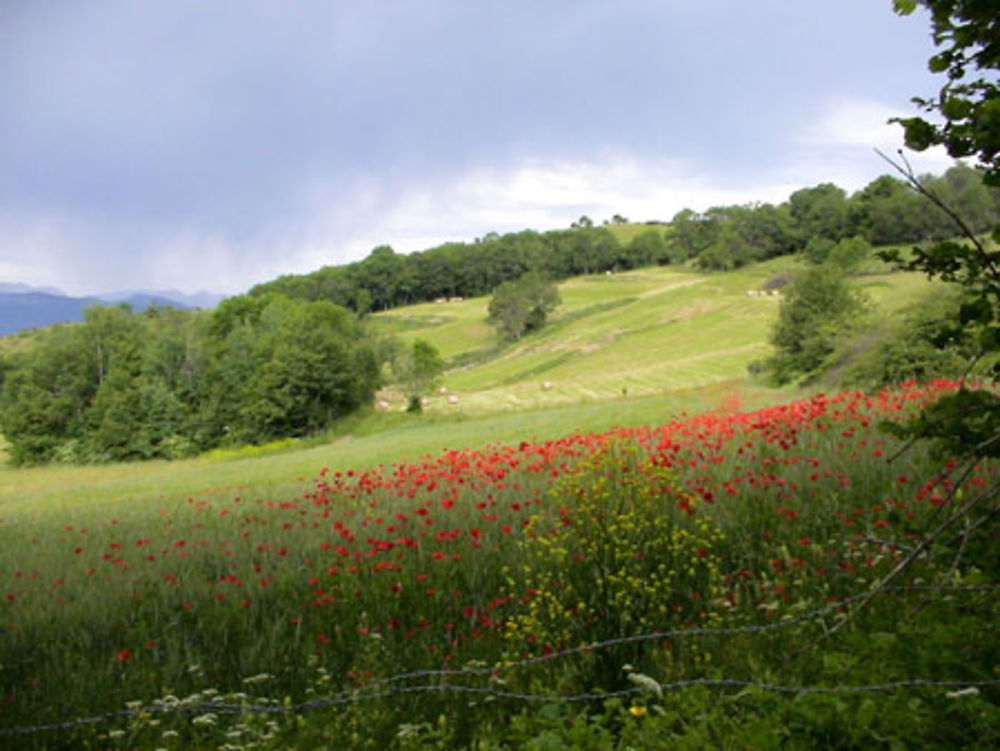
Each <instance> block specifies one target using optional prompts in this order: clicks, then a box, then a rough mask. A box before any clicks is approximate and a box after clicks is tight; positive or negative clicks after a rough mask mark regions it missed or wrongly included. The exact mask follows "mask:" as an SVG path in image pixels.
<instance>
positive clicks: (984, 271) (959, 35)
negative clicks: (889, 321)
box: [884, 0, 1000, 458]
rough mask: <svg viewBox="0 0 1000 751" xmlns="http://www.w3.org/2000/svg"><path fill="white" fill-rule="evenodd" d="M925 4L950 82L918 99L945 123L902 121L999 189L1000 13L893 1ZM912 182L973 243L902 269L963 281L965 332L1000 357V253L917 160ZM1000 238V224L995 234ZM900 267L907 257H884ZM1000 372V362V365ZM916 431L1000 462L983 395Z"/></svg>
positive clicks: (905, 6)
mask: <svg viewBox="0 0 1000 751" xmlns="http://www.w3.org/2000/svg"><path fill="white" fill-rule="evenodd" d="M918 4H919V5H922V6H924V7H925V8H927V9H928V10H929V11H930V13H931V28H932V36H933V39H934V43H935V45H936V46H937V47H938V48H939V49H940V51H938V52H937V53H936V54H935V55H933V56H932V57H931V58H930V60H929V67H930V69H931V71H932V72H935V73H942V74H944V75H945V77H946V82H945V84H944V85H943V86H942V87H941V89H940V91H939V93H938V95H937V96H936V97H932V98H929V99H924V98H920V97H917V98H915V99H914V102H915V103H916V104H917V105H918V106H920V107H921V108H922V109H923V110H924V111H925V112H927V113H930V114H931V115H932V116H933V118H934V119H935V120H936V121H937V122H929V121H928V120H926V119H924V118H923V117H909V118H895V119H894V121H895V122H898V123H900V124H901V125H902V126H903V128H904V133H905V139H906V144H907V146H909V147H910V148H911V149H914V150H916V151H923V150H925V149H927V148H929V147H930V146H935V145H940V146H943V147H944V148H945V149H946V150H947V151H948V153H949V154H950V155H951V156H953V157H955V158H956V159H960V158H970V157H971V158H973V159H974V160H975V161H976V163H977V164H976V166H977V167H978V168H979V169H980V171H981V174H982V180H983V182H984V183H985V184H986V185H989V186H993V187H997V186H1000V82H998V81H997V77H996V72H997V71H998V70H1000V14H998V13H997V10H996V3H994V2H989V1H987V0H919V3H918V0H894V6H895V9H896V11H897V12H898V13H900V14H901V15H908V14H910V13H912V12H913V11H914V10H916V8H917V5H918ZM893 164H895V166H896V167H897V169H898V170H899V171H900V172H901V173H902V174H903V175H904V177H906V179H907V181H908V182H909V183H910V185H911V186H912V187H913V188H914V189H915V190H917V191H918V192H919V193H921V194H922V195H924V196H925V197H926V198H927V199H928V200H930V201H931V202H932V203H934V204H935V205H936V206H937V207H938V208H939V209H941V210H942V211H943V212H945V214H947V215H948V216H949V217H950V218H951V220H952V221H953V222H954V226H955V227H956V230H957V231H958V232H960V233H961V235H962V236H963V237H964V239H965V242H956V241H953V240H946V241H942V242H938V243H936V244H934V245H932V246H931V247H930V248H919V247H918V248H914V251H913V258H912V259H911V260H909V261H907V262H906V263H904V264H902V265H903V266H904V267H906V268H910V269H914V270H920V271H923V272H925V273H927V274H928V275H929V276H931V277H938V278H941V279H943V280H945V281H951V282H956V283H958V284H959V285H961V286H962V287H963V288H964V290H965V292H966V301H965V302H964V303H963V304H962V305H961V307H960V308H959V318H958V321H957V325H958V326H968V325H975V326H977V327H978V328H979V330H980V334H979V342H978V344H979V347H980V351H981V353H984V354H995V353H997V352H998V351H1000V325H998V318H1000V316H998V308H1000V256H998V254H997V252H996V251H991V250H989V249H987V247H986V245H985V244H984V243H983V242H982V241H981V240H980V238H979V237H978V236H977V234H976V232H975V231H974V230H973V229H972V228H971V227H970V226H969V224H968V223H967V222H966V221H965V220H964V219H963V217H962V216H961V215H960V214H959V213H958V212H957V211H956V210H955V209H954V208H953V207H951V206H949V205H948V204H946V203H945V202H944V201H943V200H942V199H941V198H940V197H938V196H937V195H936V194H935V193H933V192H931V191H929V190H928V189H927V188H925V187H924V186H923V185H922V184H921V183H920V181H919V180H918V179H917V178H916V176H915V175H914V173H913V171H912V169H910V168H909V165H908V163H906V161H905V160H903V164H901V165H899V164H896V163H893ZM993 239H994V240H995V241H997V242H1000V226H996V227H994V229H993ZM884 257H885V258H887V259H888V260H895V261H897V262H900V257H899V254H885V255H884ZM993 373H994V377H995V378H996V377H997V376H1000V362H998V364H997V365H994V368H993ZM905 432H907V433H908V434H909V435H913V436H922V437H931V438H936V439H938V441H939V444H940V445H941V446H942V447H943V448H944V449H945V450H946V451H948V452H950V453H952V454H956V455H960V456H969V457H971V458H976V457H982V456H994V457H995V456H1000V440H997V436H1000V397H998V396H997V395H996V394H994V393H993V392H991V391H987V390H982V389H965V388H963V389H961V390H960V391H958V392H956V393H955V394H953V395H950V396H948V397H945V398H942V399H940V400H938V401H937V402H936V403H935V404H933V405H932V406H931V407H929V408H928V409H926V410H925V411H924V413H923V414H922V416H921V417H920V418H919V420H917V421H916V422H914V423H913V424H911V425H910V426H909V429H908V431H905Z"/></svg>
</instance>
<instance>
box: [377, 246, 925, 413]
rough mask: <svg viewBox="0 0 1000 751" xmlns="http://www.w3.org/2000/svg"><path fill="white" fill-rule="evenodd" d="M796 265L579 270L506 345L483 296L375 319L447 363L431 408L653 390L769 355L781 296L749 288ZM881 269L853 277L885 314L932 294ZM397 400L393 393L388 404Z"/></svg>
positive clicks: (487, 408)
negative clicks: (538, 321) (540, 320)
mask: <svg viewBox="0 0 1000 751" xmlns="http://www.w3.org/2000/svg"><path fill="white" fill-rule="evenodd" d="M800 263H801V262H800V261H798V260H797V259H788V258H782V259H777V260H774V261H769V262H766V263H761V264H757V265H754V266H752V267H749V268H747V269H741V270H739V271H734V272H727V273H716V274H706V273H699V272H694V271H690V270H688V271H684V270H677V269H675V268H646V269H639V270H636V271H633V272H626V273H621V274H614V275H611V276H606V275H600V276H589V277H578V278H576V279H571V280H569V281H567V282H564V283H563V284H560V285H559V292H560V295H561V297H562V300H563V303H562V306H561V307H560V308H558V309H557V311H556V313H555V314H554V316H553V318H552V320H551V323H549V324H548V325H547V326H546V327H545V328H544V329H542V330H541V331H539V332H537V333H536V334H534V335H531V336H529V337H526V338H525V339H524V340H522V341H520V342H516V343H513V344H510V345H507V346H502V345H501V343H500V342H499V341H498V339H497V337H496V335H495V333H494V332H493V330H492V329H491V328H490V326H489V325H488V324H487V322H486V317H487V311H486V309H487V303H488V300H487V298H478V299H471V300H463V301H461V302H449V303H428V304H423V305H414V306H410V307H407V308H401V309H398V310H394V311H390V312H387V313H383V314H379V315H377V316H375V320H376V325H377V326H379V328H380V330H383V331H386V332H390V333H394V334H397V335H398V336H399V337H400V338H401V339H403V340H404V341H412V340H413V339H416V338H422V339H425V340H426V341H428V342H430V343H431V344H433V345H434V346H435V347H436V348H437V349H438V350H439V351H440V352H441V354H442V356H443V357H444V358H445V359H446V360H448V361H449V362H450V363H451V367H450V368H449V370H448V371H447V372H446V374H445V377H444V379H443V385H444V387H445V388H446V389H447V390H448V392H449V393H450V394H452V395H454V396H455V397H457V399H458V404H457V405H451V404H449V403H448V402H447V400H446V399H444V398H441V397H436V398H434V399H432V401H431V404H430V405H429V407H428V409H429V410H430V411H431V412H440V411H444V412H449V411H452V412H454V411H461V412H464V413H477V414H481V413H489V412H497V411H501V410H515V409H534V408H539V407H546V406H551V405H555V404H576V403H580V402H582V401H587V400H600V399H609V398H614V397H618V396H621V395H622V394H623V393H624V394H628V395H634V396H638V395H647V394H659V393H664V392H672V391H676V390H678V389H696V388H698V387H701V386H706V385H710V384H714V383H721V382H726V381H732V380H735V379H742V378H745V377H746V373H747V365H748V364H749V363H750V362H752V361H753V360H756V359H760V358H762V357H765V356H766V355H767V354H768V353H769V351H770V345H769V344H768V336H769V333H770V330H771V326H772V325H773V323H774V320H775V317H776V315H777V309H778V305H779V304H780V298H779V297H777V296H763V295H762V296H750V295H748V292H757V291H758V290H760V289H761V288H762V287H763V285H764V283H765V282H766V281H767V280H768V279H770V278H771V277H773V276H775V275H777V274H781V273H785V272H789V271H794V270H795V269H797V268H800ZM878 271H879V269H878V267H877V266H876V267H875V269H873V273H870V274H866V275H864V276H861V277H858V278H857V279H856V280H855V282H854V283H855V285H856V286H858V287H859V288H860V289H862V290H863V291H865V292H866V293H867V294H868V295H869V297H871V298H872V300H873V302H874V303H875V304H876V305H877V306H878V307H879V308H880V309H882V310H885V311H888V312H892V311H895V310H899V309H902V308H904V307H906V306H907V305H910V304H912V303H914V302H915V301H917V300H919V299H921V297H922V296H923V295H926V294H928V292H929V290H930V284H929V283H928V282H927V281H926V280H925V279H924V278H923V277H922V276H921V275H919V274H903V273H878ZM546 382H548V383H550V384H551V388H550V389H548V390H544V389H543V387H542V386H543V384H545V383H546ZM403 404H405V401H404V400H403V399H402V396H401V395H396V398H395V401H394V406H395V407H396V408H401V406H402V405H403Z"/></svg>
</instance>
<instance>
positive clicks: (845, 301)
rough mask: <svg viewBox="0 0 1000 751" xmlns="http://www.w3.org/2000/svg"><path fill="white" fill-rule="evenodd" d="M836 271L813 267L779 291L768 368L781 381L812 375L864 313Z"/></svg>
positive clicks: (859, 300) (840, 273)
mask: <svg viewBox="0 0 1000 751" xmlns="http://www.w3.org/2000/svg"><path fill="white" fill-rule="evenodd" d="M864 306H865V303H864V299H863V298H862V297H861V296H860V294H859V293H858V292H856V291H854V290H852V289H851V287H850V286H848V284H847V282H846V280H845V279H844V276H843V272H842V271H840V269H838V268H836V267H834V266H831V265H829V264H826V265H821V266H814V267H812V268H809V269H807V270H806V271H804V272H803V273H802V274H801V275H799V276H798V277H797V278H796V279H795V281H794V282H792V284H790V285H788V286H787V287H785V288H784V290H783V299H782V301H781V308H780V309H779V312H778V321H777V323H776V324H775V326H774V330H773V332H772V334H771V343H772V344H774V346H775V348H776V349H777V352H776V353H775V354H774V355H773V356H772V357H771V358H770V360H769V361H768V362H767V368H768V369H769V370H770V371H771V372H772V373H773V375H774V377H775V378H776V379H777V380H778V381H779V382H781V383H785V382H788V381H791V380H793V379H795V378H799V377H803V376H813V375H816V374H817V373H818V372H819V371H820V370H821V368H822V367H823V365H824V364H825V363H826V361H827V358H828V357H829V356H830V355H831V354H832V353H833V352H834V351H835V350H836V348H837V344H838V342H839V341H840V340H841V339H842V338H844V337H845V336H846V335H847V334H848V333H849V332H850V330H851V327H852V326H853V325H854V324H855V322H856V321H857V320H858V318H859V317H860V315H861V314H862V312H863V311H864Z"/></svg>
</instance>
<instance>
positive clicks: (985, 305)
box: [958, 297, 993, 325]
mask: <svg viewBox="0 0 1000 751" xmlns="http://www.w3.org/2000/svg"><path fill="white" fill-rule="evenodd" d="M958 320H959V322H960V323H962V324H963V325H964V324H968V323H973V322H974V323H989V322H990V321H992V320H993V306H992V305H991V304H990V301H989V300H987V299H986V298H985V297H978V298H976V299H975V300H972V301H971V302H967V303H962V305H961V307H959V309H958Z"/></svg>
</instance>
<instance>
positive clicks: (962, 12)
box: [895, 0, 1000, 186]
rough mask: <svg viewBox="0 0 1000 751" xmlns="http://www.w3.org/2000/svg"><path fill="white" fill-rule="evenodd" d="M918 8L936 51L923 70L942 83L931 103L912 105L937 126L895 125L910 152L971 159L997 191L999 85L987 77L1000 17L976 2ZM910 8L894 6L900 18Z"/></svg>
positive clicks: (995, 61) (996, 51)
mask: <svg viewBox="0 0 1000 751" xmlns="http://www.w3.org/2000/svg"><path fill="white" fill-rule="evenodd" d="M919 4H920V5H923V6H924V7H926V8H927V9H928V10H929V11H930V13H931V27H932V30H933V37H934V43H935V45H936V46H937V47H939V48H940V50H939V51H938V52H937V53H936V54H935V55H934V56H933V57H931V58H930V60H929V61H928V67H929V68H930V70H931V72H933V73H944V74H945V76H946V78H947V81H946V83H945V84H944V85H943V86H942V87H941V90H940V92H939V94H938V96H937V97H934V98H931V99H923V98H915V99H914V102H915V103H916V104H918V105H919V106H921V107H922V108H923V109H924V110H925V111H927V112H930V113H932V114H934V115H937V116H940V117H941V118H943V122H941V123H931V122H928V121H927V120H925V119H923V118H921V117H912V118H896V120H895V121H896V122H899V123H901V124H902V125H903V127H904V129H905V133H906V144H907V146H909V147H910V148H912V149H914V150H916V151H923V150H925V149H927V148H928V147H930V146H934V145H942V146H944V147H945V148H946V149H947V151H948V153H949V154H951V155H952V156H953V157H956V158H962V157H968V156H974V157H975V158H976V159H977V160H979V162H980V163H981V164H983V165H984V167H985V168H986V172H985V175H984V179H985V181H986V183H987V184H989V185H994V186H998V185H1000V84H998V82H997V81H996V79H995V77H991V76H990V74H989V72H990V71H996V70H998V69H1000V44H998V42H997V40H998V38H1000V17H998V16H997V13H996V8H995V7H994V6H993V4H992V3H989V2H983V1H982V0H919ZM916 5H917V3H916V2H905V3H900V2H897V3H896V11H897V12H898V13H900V14H904V15H906V14H909V13H912V12H913V11H914V10H915V8H916ZM976 74H979V75H978V77H976Z"/></svg>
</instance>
